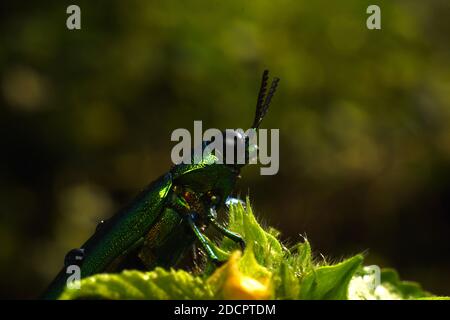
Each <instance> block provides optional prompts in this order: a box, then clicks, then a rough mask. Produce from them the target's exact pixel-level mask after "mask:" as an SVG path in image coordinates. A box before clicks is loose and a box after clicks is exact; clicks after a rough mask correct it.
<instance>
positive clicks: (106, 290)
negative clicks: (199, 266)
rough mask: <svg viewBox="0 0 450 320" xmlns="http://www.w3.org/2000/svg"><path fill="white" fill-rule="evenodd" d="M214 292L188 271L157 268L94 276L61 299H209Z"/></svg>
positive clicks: (65, 293) (68, 291)
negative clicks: (146, 270)
mask: <svg viewBox="0 0 450 320" xmlns="http://www.w3.org/2000/svg"><path fill="white" fill-rule="evenodd" d="M211 292H212V291H211V290H210V288H209V287H208V286H207V285H206V284H205V282H204V281H203V280H202V279H201V278H199V277H194V276H193V275H192V274H190V273H188V272H186V271H183V270H177V271H175V270H173V269H171V270H169V271H167V270H164V269H162V268H156V269H155V270H154V271H151V272H139V271H123V272H122V273H119V274H98V275H94V276H91V277H88V278H85V279H83V280H81V287H80V289H66V290H65V291H64V292H63V294H62V295H61V297H60V299H80V298H84V299H85V298H95V299H110V300H117V299H209V298H211V297H212V293H211Z"/></svg>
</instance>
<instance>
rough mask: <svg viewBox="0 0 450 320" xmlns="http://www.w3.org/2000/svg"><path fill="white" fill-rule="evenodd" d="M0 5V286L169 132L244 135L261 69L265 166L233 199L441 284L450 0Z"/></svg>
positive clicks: (139, 167)
mask: <svg viewBox="0 0 450 320" xmlns="http://www.w3.org/2000/svg"><path fill="white" fill-rule="evenodd" d="M72 3H76V4H78V5H79V6H80V7H81V11H82V30H80V31H69V30H67V29H66V26H65V23H66V18H67V14H66V7H67V6H68V5H69V4H72ZM369 4H378V5H380V6H381V16H382V30H378V31H376V30H374V31H371V30H367V28H366V18H367V17H368V15H367V14H366V8H367V6H368V5H369ZM0 16H1V19H0V25H1V41H0V68H1V69H0V70H1V78H0V81H1V82H0V86H1V87H0V89H1V91H0V105H1V108H0V128H1V139H0V141H1V150H2V152H1V160H0V212H1V216H0V297H4V298H35V297H37V296H38V295H39V294H40V293H41V292H42V290H43V289H44V288H45V287H46V285H47V284H48V282H49V281H50V280H51V278H52V277H53V276H55V274H56V272H57V271H58V270H59V268H60V267H61V266H62V262H63V258H64V254H65V253H66V252H67V251H68V250H69V249H71V248H74V247H78V246H80V245H81V244H82V243H83V241H84V240H86V238H87V237H88V236H89V235H90V234H91V233H92V232H93V230H94V228H95V225H96V223H97V222H98V221H99V220H101V219H103V218H105V217H108V216H109V215H111V214H112V213H114V211H116V210H118V209H120V207H122V206H123V205H124V204H126V203H127V202H128V201H129V200H131V199H132V198H133V196H134V195H135V194H136V193H137V192H138V191H139V190H140V189H142V188H143V187H144V186H145V185H146V184H147V183H149V182H150V181H152V180H153V179H155V178H156V177H158V176H159V175H160V174H162V173H164V172H165V171H167V170H168V169H169V167H170V166H171V160H170V151H171V148H172V147H173V145H174V143H172V142H171V141H170V134H171V132H172V131H173V130H174V129H175V128H179V127H183V128H188V129H191V128H192V127H193V121H194V120H203V124H204V128H211V127H215V128H238V127H241V128H247V127H248V126H249V125H250V123H251V120H252V119H253V112H254V106H255V102H256V94H257V90H258V86H259V81H260V75H261V72H262V70H263V69H264V68H268V69H270V70H271V72H272V74H273V75H277V76H279V77H280V78H281V82H280V87H279V91H278V92H277V94H276V96H275V98H274V100H273V104H272V109H271V110H270V112H269V115H268V117H267V118H266V119H265V121H264V123H263V127H264V128H280V144H281V146H280V153H281V154H280V171H279V173H278V174H277V175H275V176H260V175H259V167H257V166H252V167H249V168H247V169H245V170H244V171H243V179H242V181H240V184H239V186H238V189H237V193H239V194H241V196H245V195H246V194H248V193H249V194H250V195H251V199H252V202H253V204H254V207H255V211H256V212H257V213H258V215H259V216H260V218H261V219H262V220H263V221H264V222H265V223H266V224H268V225H271V226H274V227H276V228H278V229H279V230H280V231H281V232H282V236H283V238H284V239H286V240H288V241H290V242H294V241H297V240H299V239H300V237H299V235H300V234H306V235H307V236H308V238H309V239H310V241H311V242H312V244H313V247H314V248H313V249H314V250H315V251H316V252H320V253H322V254H324V255H325V256H326V257H327V258H328V259H331V260H338V259H340V258H341V257H344V256H348V255H350V254H353V253H357V252H361V251H364V250H366V249H369V255H368V257H367V261H366V262H367V263H368V264H378V265H380V266H383V267H387V266H390V267H395V268H397V269H398V270H399V271H400V274H401V276H402V278H404V279H409V280H416V281H419V282H421V283H422V284H423V285H424V287H425V288H426V289H428V290H430V291H433V292H434V293H437V294H446V295H449V294H450V273H449V269H450V268H449V267H450V256H449V252H450V235H449V226H450V215H449V211H450V126H449V121H450V66H449V61H450V42H449V41H448V40H449V34H450V19H449V17H450V3H449V2H448V1H446V0H442V1H419V0H416V1H361V0H346V1H330V0H329V1H323V0H320V1H306V0H304V1H303V0H295V1H294V0H291V1H288V0H279V1H266V0H258V1H237V0H236V1H218V0H211V1H197V0H195V1H118V0H113V1H111V0H110V1H95V3H94V1H73V2H72V1H70V2H69V1H53V2H42V1H39V2H37V1H36V2H19V1H16V2H13V1H2V2H1V4H0Z"/></svg>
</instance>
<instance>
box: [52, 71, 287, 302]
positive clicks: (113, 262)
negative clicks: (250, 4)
mask: <svg viewBox="0 0 450 320" xmlns="http://www.w3.org/2000/svg"><path fill="white" fill-rule="evenodd" d="M268 78H269V76H268V71H267V70H265V71H264V73H263V77H262V82H261V88H260V91H259V94H258V100H257V105H256V113H255V119H254V122H253V125H252V128H254V129H257V128H258V127H259V124H260V123H261V121H262V119H263V118H264V116H265V115H266V113H267V110H268V108H269V105H270V101H271V99H272V97H273V95H274V93H275V90H276V88H277V84H278V81H279V79H278V78H274V79H273V81H272V83H271V86H270V88H269V90H268V91H267V83H268ZM235 139H244V140H243V141H241V142H243V143H245V149H246V156H248V153H249V148H250V147H256V146H250V145H249V139H248V137H247V136H245V135H238V136H236V137H235ZM235 139H233V140H232V142H231V143H237V142H238V141H237V140H235ZM224 141H225V144H226V143H230V139H228V140H226V139H224ZM207 145H208V142H204V143H203V144H202V150H203V149H204V148H205V147H206V146H207ZM217 160H218V158H217V157H216V155H214V154H212V153H210V154H208V155H207V156H206V157H203V159H202V160H201V161H200V162H199V163H195V162H192V163H193V164H179V165H175V166H173V167H172V168H171V170H170V171H169V172H168V173H166V174H164V175H162V176H161V177H159V178H158V179H157V180H155V181H154V182H152V183H151V184H150V185H149V186H148V187H147V188H146V189H145V190H144V191H143V192H141V193H140V195H138V196H137V197H136V199H135V200H134V201H133V202H132V203H131V204H130V205H129V206H128V207H126V208H124V209H123V210H121V211H120V212H118V213H117V214H116V215H114V216H113V217H112V218H110V219H108V220H107V221H102V222H101V223H100V224H99V225H98V226H97V229H96V231H95V233H94V234H93V235H92V236H91V237H90V238H89V239H88V240H87V241H86V243H84V244H83V246H82V247H81V248H80V249H73V250H71V251H70V252H69V253H68V254H67V255H66V258H65V261H64V267H63V269H62V270H61V271H60V272H59V274H58V275H57V276H56V278H55V279H54V280H53V282H52V283H51V284H50V285H49V287H48V289H47V291H46V292H45V293H44V295H43V298H45V299H56V298H57V297H58V296H59V295H60V294H61V293H62V291H63V290H64V288H65V286H66V284H67V280H68V278H69V276H70V274H71V273H72V272H70V271H69V268H70V267H73V266H77V267H78V268H79V271H80V276H81V278H85V277H88V276H91V275H94V274H96V273H102V272H119V271H121V270H123V269H130V268H133V269H145V270H149V269H151V268H153V267H155V266H162V267H170V266H174V265H175V264H176V263H177V262H178V261H179V260H180V259H181V258H182V257H183V256H184V255H185V253H186V252H187V251H188V250H189V249H190V248H192V246H193V244H194V242H195V240H198V241H199V243H200V244H201V246H202V248H203V250H204V252H205V253H206V255H207V257H208V258H209V259H210V260H211V261H212V262H215V263H217V264H220V263H221V261H219V259H218V257H217V255H216V254H215V252H214V250H213V248H212V247H211V245H210V242H208V241H207V239H206V238H205V236H204V235H203V231H204V230H205V229H206V227H208V226H209V225H212V226H213V227H214V228H215V229H217V230H218V231H219V232H220V233H221V234H223V235H224V236H226V237H228V238H230V239H232V240H233V241H235V242H238V243H239V244H241V246H242V247H244V246H245V244H244V241H243V240H242V238H241V236H240V235H239V234H236V233H234V232H231V231H229V230H227V229H226V228H225V227H223V226H221V225H220V224H219V223H218V222H217V220H216V218H217V212H216V210H217V209H219V208H220V207H222V206H224V205H226V204H227V203H228V202H227V200H228V201H229V202H231V201H233V199H232V198H231V197H230V195H231V193H232V191H233V189H234V186H235V183H236V180H237V178H238V177H239V174H240V169H241V167H242V166H243V165H242V164H232V165H229V164H221V163H217Z"/></svg>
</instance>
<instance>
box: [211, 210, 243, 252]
mask: <svg viewBox="0 0 450 320" xmlns="http://www.w3.org/2000/svg"><path fill="white" fill-rule="evenodd" d="M216 218H217V212H216V209H215V208H214V207H211V208H210V209H209V214H208V221H209V223H210V224H211V225H212V226H213V227H214V228H216V230H217V231H219V232H220V233H221V234H222V235H224V236H225V237H227V238H229V239H231V240H233V241H234V242H237V243H239V245H240V246H241V249H242V250H244V249H245V241H244V239H242V237H241V235H240V234H238V233H236V232H233V231H230V230H228V229H227V228H225V227H224V226H222V225H221V224H220V223H219V222H217V220H216Z"/></svg>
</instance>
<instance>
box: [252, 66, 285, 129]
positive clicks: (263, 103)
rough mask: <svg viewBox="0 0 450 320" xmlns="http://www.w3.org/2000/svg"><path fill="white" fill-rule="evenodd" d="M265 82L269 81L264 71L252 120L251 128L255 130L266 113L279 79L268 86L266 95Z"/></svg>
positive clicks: (267, 72) (275, 79) (266, 72)
mask: <svg viewBox="0 0 450 320" xmlns="http://www.w3.org/2000/svg"><path fill="white" fill-rule="evenodd" d="M267 80H269V71H268V70H264V72H263V75H262V80H261V88H260V89H259V94H258V101H257V103H256V113H255V119H254V120H253V125H252V128H255V129H257V128H258V127H259V125H260V124H261V121H262V119H263V118H264V116H265V115H266V113H267V111H268V110H269V106H270V101H271V100H272V97H273V95H274V94H275V91H276V89H277V86H278V82H279V81H280V79H279V78H274V79H273V80H272V83H271V85H270V89H269V92H268V93H267V95H266V92H267Z"/></svg>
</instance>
